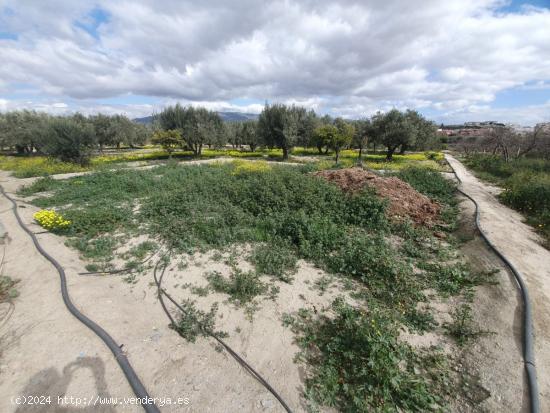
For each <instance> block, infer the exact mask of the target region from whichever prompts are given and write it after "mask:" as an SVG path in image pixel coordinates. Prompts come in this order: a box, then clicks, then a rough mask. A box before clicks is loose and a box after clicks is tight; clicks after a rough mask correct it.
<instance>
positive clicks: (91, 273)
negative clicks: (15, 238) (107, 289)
mask: <svg viewBox="0 0 550 413" xmlns="http://www.w3.org/2000/svg"><path fill="white" fill-rule="evenodd" d="M46 232H48V231H46ZM35 234H36V233H35ZM157 252H158V250H157V251H155V252H153V253H152V254H151V255H149V257H147V258H146V259H144V260H143V261H140V262H138V265H143V264H145V263H146V262H147V261H149V260H150V259H151V258H153V257H154V256H155V254H156V253H157ZM135 270H136V268H120V269H118V270H105V271H87V272H79V273H78V275H97V274H108V275H115V274H121V273H124V272H129V273H132V272H134V271H135Z"/></svg>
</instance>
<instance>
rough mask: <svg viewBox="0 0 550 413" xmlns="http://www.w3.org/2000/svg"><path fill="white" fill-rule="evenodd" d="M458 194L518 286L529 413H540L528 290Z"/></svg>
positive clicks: (476, 213)
mask: <svg viewBox="0 0 550 413" xmlns="http://www.w3.org/2000/svg"><path fill="white" fill-rule="evenodd" d="M447 163H448V164H449V166H450V167H451V169H452V170H453V173H454V175H455V176H456V179H457V180H458V182H459V184H462V180H461V179H460V178H459V176H458V174H457V173H456V171H455V168H453V166H452V165H451V163H450V162H447ZM456 189H457V190H458V192H460V193H461V194H462V195H464V196H465V197H466V198H468V199H469V200H470V201H472V202H473V203H474V205H475V207H476V211H475V223H476V227H477V229H478V231H479V233H480V234H481V237H482V238H483V239H484V240H485V242H486V243H487V245H488V246H489V248H490V249H491V250H492V251H493V252H494V253H495V254H496V255H497V256H498V257H499V258H500V259H501V260H502V262H504V264H505V265H506V266H507V267H508V268H509V269H510V271H511V272H512V274H514V277H515V279H516V281H517V283H518V285H519V288H520V291H521V298H522V300H523V363H524V365H525V371H526V372H527V382H528V385H529V398H530V401H531V405H530V411H531V413H539V412H540V401H539V389H538V387H539V386H538V381H537V369H536V366H535V352H534V350H533V319H532V315H531V314H532V307H531V300H530V299H529V290H528V289H527V285H526V284H525V282H524V281H523V277H522V276H521V274H520V273H519V271H518V270H517V269H516V267H514V265H513V264H512V263H511V262H510V261H509V260H508V259H507V258H506V257H505V256H504V255H503V254H502V253H501V252H500V251H499V250H498V249H497V247H496V246H495V245H494V244H493V243H492V242H491V241H490V240H489V238H488V237H487V235H485V232H483V230H482V229H481V225H480V223H479V216H480V214H479V204H478V203H477V201H476V200H475V199H474V198H472V197H471V196H470V195H468V194H467V193H466V192H464V191H463V190H461V189H460V188H458V187H457V188H456Z"/></svg>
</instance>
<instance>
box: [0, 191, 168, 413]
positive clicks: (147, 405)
mask: <svg viewBox="0 0 550 413" xmlns="http://www.w3.org/2000/svg"><path fill="white" fill-rule="evenodd" d="M0 192H2V195H4V196H5V197H6V198H7V199H8V200H9V201H10V202H11V203H12V210H13V212H14V214H15V218H16V219H17V222H18V223H19V225H20V226H21V228H22V229H23V230H24V231H25V232H26V233H27V234H29V236H30V237H31V239H32V242H33V243H34V246H35V247H36V249H37V250H38V252H39V253H40V254H42V256H43V257H44V258H46V259H47V260H48V261H49V262H50V263H52V265H53V266H54V267H55V269H56V270H57V272H58V273H59V277H60V278H61V295H62V296H63V302H64V303H65V306H66V307H67V309H68V310H69V312H70V313H71V314H72V315H73V316H75V317H76V318H77V319H78V320H79V321H80V322H81V323H82V324H84V325H85V326H86V327H88V328H89V329H90V330H92V331H93V332H94V333H95V334H96V335H97V336H98V337H99V338H100V339H101V340H103V342H104V343H105V344H106V345H107V347H109V350H111V352H112V353H113V355H114V356H115V359H116V361H117V362H118V365H119V366H120V368H121V369H122V371H123V372H124V375H125V376H126V379H127V380H128V383H129V384H130V386H131V387H132V390H133V391H134V394H135V395H136V397H137V398H138V399H139V402H140V404H141V406H142V407H143V409H144V410H145V411H146V412H147V413H160V410H159V409H158V407H157V406H156V405H155V403H154V401H153V399H152V398H151V397H150V396H149V394H148V393H147V390H146V389H145V386H144V385H143V383H141V381H140V380H139V377H138V376H137V374H136V372H135V371H134V369H133V368H132V365H131V364H130V362H129V361H128V359H127V358H126V355H125V354H124V352H123V351H122V350H121V348H120V346H119V345H118V344H117V343H116V341H115V340H114V339H113V338H112V337H111V336H110V335H109V333H107V332H106V331H105V330H104V329H103V328H101V327H100V326H99V325H98V324H96V323H95V322H94V321H92V320H91V319H89V318H88V317H86V316H85V315H84V314H82V313H81V312H80V311H79V310H78V309H77V308H76V307H75V306H74V304H73V303H72V301H71V298H70V297H69V291H68V289H67V277H66V275H65V270H64V269H63V267H62V266H61V264H59V262H58V261H57V260H56V259H55V258H53V257H52V256H51V255H50V254H48V253H47V252H46V251H45V250H44V249H43V248H42V246H41V245H40V243H39V242H38V239H37V238H36V235H34V233H33V232H32V231H31V230H30V229H29V228H28V227H27V225H26V224H25V223H24V222H23V220H22V219H21V217H20V216H19V211H17V204H16V203H15V200H14V199H13V198H12V197H10V196H9V195H8V194H7V193H6V192H5V191H4V188H3V187H2V185H0Z"/></svg>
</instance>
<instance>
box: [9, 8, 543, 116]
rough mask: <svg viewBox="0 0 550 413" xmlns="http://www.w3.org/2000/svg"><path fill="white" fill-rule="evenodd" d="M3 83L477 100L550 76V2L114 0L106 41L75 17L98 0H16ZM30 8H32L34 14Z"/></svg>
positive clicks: (340, 102) (438, 105)
mask: <svg viewBox="0 0 550 413" xmlns="http://www.w3.org/2000/svg"><path fill="white" fill-rule="evenodd" d="M4 3H6V5H7V7H10V8H12V9H13V10H14V11H15V15H14V16H12V17H5V16H4V17H3V18H2V19H3V20H6V21H8V27H9V28H10V30H14V31H16V32H17V33H18V34H20V40H18V41H16V42H14V41H2V40H0V58H1V59H2V61H3V62H5V63H4V64H3V65H2V66H0V77H1V79H2V80H3V82H4V84H3V89H6V87H8V86H6V84H9V83H10V82H12V83H14V82H18V83H21V82H25V83H31V84H33V86H37V87H40V88H42V90H43V91H45V92H46V93H49V94H52V95H56V94H57V95H59V96H63V95H66V96H70V97H73V98H77V99H84V98H101V97H110V96H116V95H120V94H125V93H133V94H141V95H151V96H157V97H163V98H170V99H185V100H189V101H210V102H219V101H227V100H231V99H234V98H243V97H245V98H255V99H261V100H263V99H269V100H281V101H290V100H292V99H294V100H299V101H306V102H308V101H309V102H313V101H315V99H318V98H319V97H322V100H316V101H315V104H316V105H317V107H323V108H325V109H327V110H335V109H336V108H339V109H340V110H342V112H343V113H345V114H349V115H352V114H353V113H355V114H360V113H364V112H367V111H372V110H374V109H376V108H384V107H391V106H401V105H403V106H407V105H410V106H412V107H431V108H434V109H441V110H465V108H466V107H469V106H471V105H476V104H484V103H487V102H491V101H492V99H494V96H495V94H496V93H498V92H499V91H501V90H504V89H506V88H510V87H514V86H518V85H523V84H525V83H527V82H530V81H538V80H548V79H550V42H548V39H549V38H550V11H548V10H543V9H533V8H532V9H526V10H525V11H523V12H521V13H516V14H503V13H500V12H497V9H496V7H497V6H498V5H501V3H502V2H501V1H494V0H482V1H478V0H448V1H445V2H441V1H437V0H427V1H424V2H422V4H421V5H420V6H419V3H417V2H410V1H407V0H384V1H382V0H374V1H352V0H341V1H338V2H334V1H328V0H321V1H314V0H303V1H294V2H287V1H255V0H240V1H232V2H227V1H222V0H211V1H203V2H192V1H176V0H168V1H152V0H142V1H117V2H112V1H109V2H108V1H103V2H101V3H100V6H101V7H102V8H103V9H105V10H106V11H107V12H108V13H109V15H110V19H109V21H108V22H106V23H104V24H102V25H101V26H100V27H99V29H98V30H99V35H100V38H99V41H95V40H94V39H92V38H91V37H90V36H88V35H86V34H85V33H82V31H81V30H78V29H77V28H75V27H74V24H73V23H74V22H75V21H76V20H78V19H82V18H83V16H85V15H86V13H88V12H89V11H90V10H91V9H92V8H93V7H95V6H96V2H78V4H76V3H77V2H73V1H68V0H66V1H64V0H56V1H55V2H54V3H52V2H48V4H47V5H46V3H45V2H40V1H29V0H26V1H17V2H15V1H7V2H4ZM23 16H24V17H25V18H23Z"/></svg>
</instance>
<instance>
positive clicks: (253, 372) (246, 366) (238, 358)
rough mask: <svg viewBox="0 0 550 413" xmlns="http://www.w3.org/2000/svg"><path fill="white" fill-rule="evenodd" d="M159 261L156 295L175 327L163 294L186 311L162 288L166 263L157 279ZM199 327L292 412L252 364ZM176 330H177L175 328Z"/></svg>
mask: <svg viewBox="0 0 550 413" xmlns="http://www.w3.org/2000/svg"><path fill="white" fill-rule="evenodd" d="M159 263H160V261H158V262H157V264H156V265H155V269H154V270H153V277H154V279H155V284H156V285H157V291H158V296H159V300H160V304H161V306H162V308H163V310H164V312H165V313H166V315H167V316H168V318H169V319H170V322H171V323H172V326H173V327H174V328H175V327H176V323H175V321H174V318H173V317H172V315H171V314H170V312H169V311H168V309H167V308H166V304H165V303H164V299H163V297H162V296H163V295H165V296H166V298H168V300H170V302H172V304H174V305H175V306H176V307H177V308H178V310H180V311H181V312H182V313H186V311H185V309H184V308H183V307H182V306H181V305H179V304H178V303H177V301H176V300H174V298H172V296H170V294H168V293H167V292H166V291H165V290H164V289H163V288H162V278H163V277H164V272H165V270H166V265H164V267H163V269H162V273H161V274H160V276H159V278H158V279H157V269H158V265H159ZM199 327H200V328H201V330H202V331H203V332H204V333H206V334H207V335H208V336H210V337H212V338H213V339H214V340H216V341H217V342H218V343H219V344H220V345H221V346H222V347H223V348H225V349H226V350H227V352H228V353H229V354H231V356H233V358H234V359H235V360H236V361H237V362H238V363H239V364H240V365H241V366H242V367H243V368H244V369H245V370H246V371H248V373H250V375H251V376H252V377H254V378H255V379H256V380H258V381H259V382H260V384H262V385H263V386H264V387H265V388H266V389H267V390H268V391H269V392H270V393H271V394H272V395H273V396H274V397H275V398H276V399H277V400H278V401H279V403H281V406H283V408H284V409H285V410H286V411H287V412H288V413H292V410H291V409H290V407H288V405H287V404H286V402H285V401H284V399H283V398H282V397H281V396H280V395H279V393H277V391H276V390H275V389H274V388H273V387H271V385H270V384H269V383H268V382H267V381H266V380H265V379H264V378H263V377H262V376H261V375H260V373H258V372H257V371H256V370H254V368H252V366H251V365H250V364H248V363H247V362H246V361H245V360H244V359H243V358H242V357H241V356H239V354H237V353H236V352H235V351H234V350H233V349H232V348H231V347H229V345H228V344H227V343H226V342H225V341H223V340H222V339H221V338H219V337H218V336H217V335H216V334H214V333H213V332H212V331H210V330H209V329H205V328H204V327H203V326H202V325H201V324H199ZM176 331H177V330H176Z"/></svg>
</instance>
